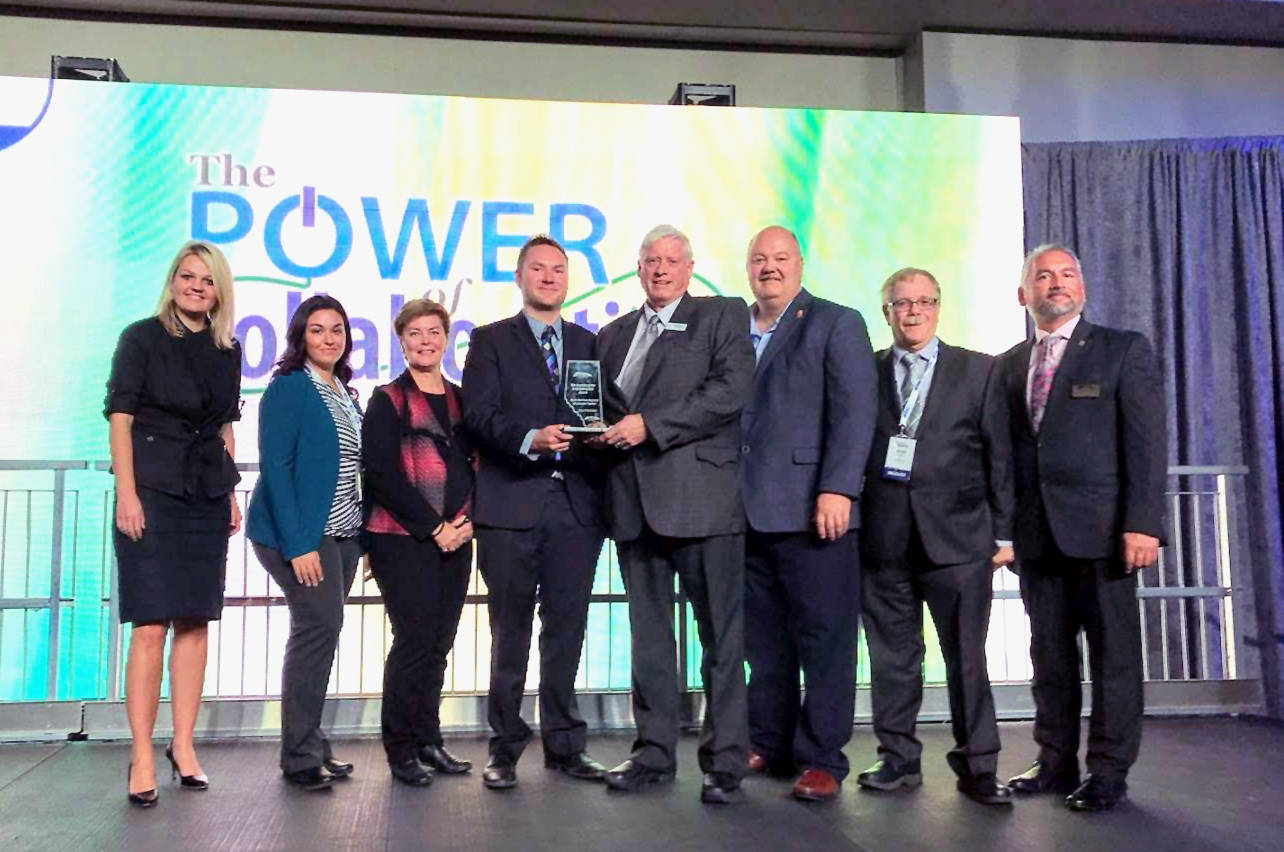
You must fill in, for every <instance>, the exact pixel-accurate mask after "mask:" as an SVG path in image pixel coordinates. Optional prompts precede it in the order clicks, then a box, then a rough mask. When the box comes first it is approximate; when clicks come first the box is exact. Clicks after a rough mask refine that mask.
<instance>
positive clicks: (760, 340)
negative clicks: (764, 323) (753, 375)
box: [749, 297, 796, 363]
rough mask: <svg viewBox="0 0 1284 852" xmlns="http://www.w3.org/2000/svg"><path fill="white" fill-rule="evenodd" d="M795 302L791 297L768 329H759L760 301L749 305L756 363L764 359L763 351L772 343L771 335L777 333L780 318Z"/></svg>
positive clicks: (750, 329) (750, 334) (751, 335)
mask: <svg viewBox="0 0 1284 852" xmlns="http://www.w3.org/2000/svg"><path fill="white" fill-rule="evenodd" d="M795 298H796V297H795ZM793 303H794V300H793V299H790V300H789V304H787V305H785V308H784V310H782V311H781V312H780V313H778V314H776V318H775V319H774V320H772V322H771V326H770V327H769V328H768V329H767V330H766V331H759V330H758V320H757V317H758V303H757V302H754V303H753V304H752V305H750V306H749V340H750V342H752V343H753V359H754V363H757V362H759V361H761V360H762V353H764V352H766V351H767V347H768V346H769V345H770V344H771V336H772V335H773V334H775V333H776V326H778V325H780V318H781V317H783V316H784V315H785V314H787V313H788V312H789V305H792V304H793Z"/></svg>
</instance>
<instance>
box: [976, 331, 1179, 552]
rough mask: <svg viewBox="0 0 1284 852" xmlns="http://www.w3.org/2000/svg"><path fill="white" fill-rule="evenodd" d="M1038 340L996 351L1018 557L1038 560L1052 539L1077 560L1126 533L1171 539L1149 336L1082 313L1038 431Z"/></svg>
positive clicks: (1159, 390) (1160, 405)
mask: <svg viewBox="0 0 1284 852" xmlns="http://www.w3.org/2000/svg"><path fill="white" fill-rule="evenodd" d="M1032 346H1033V341H1031V340H1026V341H1024V342H1023V343H1019V344H1017V345H1016V346H1014V347H1012V348H1011V349H1009V350H1008V351H1007V352H1005V353H1003V354H1002V355H1000V356H999V366H1000V369H1001V370H1002V376H1003V382H1004V387H1005V391H1006V394H1007V398H1008V408H1009V411H1010V414H1011V416H1010V421H1011V432H1012V452H1013V470H1014V474H1015V479H1016V498H1017V512H1016V524H1015V535H1014V538H1015V543H1016V555H1017V559H1018V560H1019V561H1027V560H1033V559H1038V558H1039V557H1040V556H1042V555H1044V553H1045V551H1046V550H1047V549H1048V545H1049V544H1055V545H1056V548H1057V549H1058V550H1060V552H1061V553H1063V554H1065V555H1066V556H1069V557H1072V558H1076V559H1107V558H1111V557H1115V556H1117V555H1118V554H1119V550H1120V536H1121V535H1122V534H1123V533H1124V532H1138V533H1145V534H1146V535H1152V536H1155V537H1156V538H1159V539H1160V540H1161V541H1162V540H1164V539H1165V537H1166V527H1165V521H1164V485H1165V482H1166V478H1167V463H1168V440H1167V431H1166V428H1165V424H1164V396H1163V383H1162V382H1163V380H1162V378H1161V377H1160V373H1159V364H1158V362H1157V360H1156V359H1155V355H1154V353H1153V351H1152V350H1151V348H1150V342H1149V341H1148V340H1147V339H1146V338H1145V337H1144V336H1143V335H1141V334H1138V333H1137V332H1135V331H1121V330H1119V329H1113V328H1106V327H1105V326H1100V325H1093V324H1092V323H1090V322H1088V321H1087V320H1083V319H1081V320H1080V321H1079V324H1078V326H1076V327H1075V330H1074V334H1073V335H1072V336H1071V338H1070V341H1069V342H1068V343H1067V345H1066V351H1065V354H1064V355H1063V356H1062V359H1061V364H1060V365H1059V366H1058V368H1057V374H1056V376H1055V377H1054V378H1053V381H1052V389H1051V392H1050V394H1049V396H1048V405H1047V408H1046V409H1044V413H1043V423H1042V425H1041V427H1040V430H1039V434H1038V435H1037V436H1036V435H1035V434H1034V432H1033V431H1032V428H1031V426H1030V417H1029V413H1028V409H1027V407H1026V379H1027V376H1028V374H1029V366H1030V349H1031V347H1032ZM1049 533H1050V534H1051V536H1052V542H1048V541H1046V539H1045V536H1046V535H1047V534H1049Z"/></svg>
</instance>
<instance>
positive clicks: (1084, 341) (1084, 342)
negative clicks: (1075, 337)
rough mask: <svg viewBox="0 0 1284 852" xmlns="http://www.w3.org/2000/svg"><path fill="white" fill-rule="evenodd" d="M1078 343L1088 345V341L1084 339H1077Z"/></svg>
mask: <svg viewBox="0 0 1284 852" xmlns="http://www.w3.org/2000/svg"><path fill="white" fill-rule="evenodd" d="M1079 345H1080V346H1086V345H1088V341H1086V340H1080V341H1079Z"/></svg>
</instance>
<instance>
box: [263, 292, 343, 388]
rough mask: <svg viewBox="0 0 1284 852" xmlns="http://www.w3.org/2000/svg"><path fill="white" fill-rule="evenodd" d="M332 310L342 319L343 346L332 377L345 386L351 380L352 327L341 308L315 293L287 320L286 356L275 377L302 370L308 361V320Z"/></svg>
mask: <svg viewBox="0 0 1284 852" xmlns="http://www.w3.org/2000/svg"><path fill="white" fill-rule="evenodd" d="M324 310H331V311H334V312H335V313H337V314H338V315H339V316H341V317H343V335H344V338H345V342H344V345H343V354H342V355H340V356H339V360H338V361H336V362H335V364H334V375H335V378H337V379H338V380H339V381H341V382H343V383H344V384H345V385H346V384H347V383H348V382H349V381H350V380H351V379H352V366H351V365H350V364H348V355H350V354H351V353H352V325H351V324H350V323H349V322H348V312H347V311H345V310H344V309H343V304H342V303H341V302H340V301H339V300H338V299H336V298H334V297H333V296H327V295H326V294H325V293H318V294H317V295H315V296H312V297H310V298H307V299H304V300H303V303H302V304H300V305H299V307H298V309H297V310H296V311H295V312H294V316H292V317H290V327H289V328H288V329H286V332H285V354H284V355H282V356H281V360H280V361H277V362H276V372H275V373H274V375H277V376H285V375H288V374H290V373H293V372H295V371H296V370H302V369H303V365H304V363H306V362H307V359H308V349H307V345H306V343H305V342H304V339H305V338H306V337H307V332H308V320H309V319H311V318H312V315H313V314H315V313H316V312H317V311H324Z"/></svg>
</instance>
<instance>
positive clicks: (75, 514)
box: [0, 461, 1251, 701]
mask: <svg viewBox="0 0 1284 852" xmlns="http://www.w3.org/2000/svg"><path fill="white" fill-rule="evenodd" d="M240 467H241V469H242V470H243V471H244V472H245V473H246V474H247V480H252V477H253V474H254V473H255V471H256V469H257V465H240ZM106 471H107V465H106V463H103V462H87V461H0V477H3V479H0V701H5V700H7V701H59V700H103V699H105V700H117V699H119V698H120V696H121V694H122V660H123V659H124V658H125V655H126V653H127V649H128V639H129V635H128V629H127V628H124V629H122V627H121V625H120V624H119V619H118V611H117V593H116V592H117V590H116V572H115V570H114V552H113V548H112V541H111V537H112V529H113V512H114V508H113V495H112V483H111V479H110V474H109V473H107V472H106ZM1169 474H1170V477H1171V478H1172V480H1173V481H1174V483H1175V484H1176V487H1175V488H1174V489H1173V490H1172V491H1170V492H1169V495H1168V496H1169V500H1170V501H1171V503H1170V505H1171V513H1172V518H1171V521H1172V527H1173V535H1172V538H1171V540H1170V542H1169V545H1168V546H1167V547H1165V548H1164V549H1163V550H1162V551H1161V558H1160V562H1159V564H1158V565H1157V566H1153V567H1151V568H1149V569H1147V570H1146V571H1145V572H1143V575H1142V577H1141V581H1140V584H1139V588H1138V607H1139V608H1140V611H1141V618H1142V626H1143V643H1144V664H1145V675H1146V678H1147V679H1148V680H1152V681H1196V680H1233V679H1235V678H1237V677H1238V676H1239V672H1238V661H1239V659H1240V655H1239V654H1238V653H1237V650H1236V646H1237V642H1238V641H1239V640H1238V637H1237V636H1236V634H1235V630H1234V624H1235V611H1234V605H1235V593H1236V591H1237V588H1238V586H1237V584H1236V582H1235V579H1236V577H1237V576H1240V575H1241V572H1240V571H1239V570H1238V569H1237V563H1236V561H1235V558H1234V556H1233V554H1235V553H1236V549H1235V546H1234V545H1235V541H1234V537H1235V533H1234V531H1235V529H1236V527H1235V524H1234V522H1233V521H1234V518H1233V515H1232V511H1233V507H1234V506H1235V504H1236V499H1235V497H1234V496H1233V495H1232V493H1231V491H1232V488H1233V487H1234V486H1235V483H1237V482H1239V481H1240V480H1242V478H1243V477H1244V476H1245V475H1246V474H1247V469H1246V468H1244V467H1236V466H1216V467H1189V466H1182V467H1174V468H1171V469H1170V470H1169ZM50 476H52V483H50ZM251 484H252V483H251V482H245V483H243V485H244V486H246V487H247V488H248V487H249V485H251ZM239 496H240V499H241V500H242V505H243V506H244V501H245V499H246V497H247V496H248V490H242V491H241V492H240V494H239ZM485 602H486V590H485V584H484V582H483V581H482V579H481V577H480V575H479V574H478V573H477V572H476V570H474V573H473V576H472V578H471V580H470V586H469V594H468V597H467V599H466V602H465V608H464V613H463V616H462V618H461V619H460V627H459V632H458V634H457V637H456V642H455V646H454V649H453V650H452V652H451V657H450V661H449V666H448V669H447V676H446V690H445V691H446V692H447V693H448V694H455V695H476V694H482V693H484V692H485V691H486V690H487V687H488V674H489V658H490V630H489V623H488V620H487V612H486V607H485ZM677 602H678V607H677V610H676V611H677V613H678V616H677V626H678V631H679V648H680V649H681V663H682V665H683V668H684V670H685V681H686V683H687V684H688V686H689V687H690V688H692V689H698V688H699V685H700V684H699V653H700V649H699V642H698V639H697V638H696V632H695V631H694V630H693V629H689V625H690V615H689V613H687V612H686V607H685V605H684V603H683V602H682V601H681V599H680V598H678V599H677ZM1241 605H1244V606H1251V601H1241ZM627 606H628V604H627V600H626V598H625V595H624V590H623V584H622V582H621V580H620V577H619V572H618V571H617V570H616V564H615V552H614V548H613V547H612V546H611V544H610V543H609V542H608V543H607V546H606V547H605V548H604V549H603V553H602V557H601V559H600V561H599V564H598V568H597V574H596V577H595V580H594V586H593V594H592V598H591V601H590V609H589V629H588V631H587V636H586V640H585V645H584V648H583V655H582V659H581V665H580V671H579V674H578V680H577V686H578V687H579V688H580V689H581V690H584V691H588V692H626V691H627V690H628V689H629V683H630V672H629V629H628V610H627ZM288 623H289V618H288V612H287V610H286V607H285V600H284V598H283V597H282V595H281V593H280V590H279V589H278V588H277V587H276V586H275V584H274V583H273V582H272V580H271V578H270V577H269V576H268V574H267V572H266V571H264V570H262V569H261V567H259V566H258V564H257V561H256V560H255V558H254V555H253V550H252V549H251V548H250V547H249V545H248V542H247V541H246V540H245V538H244V536H243V535H242V534H240V533H238V534H237V535H236V536H233V538H232V539H231V541H230V543H229V555H228V572H227V579H226V594H225V607H224V611H223V617H222V620H221V621H219V622H214V623H212V624H211V632H210V654H209V663H208V668H207V672H206V680H205V689H206V694H207V697H209V698H272V697H275V696H276V695H277V694H278V691H279V686H280V667H281V660H282V656H283V653H284V646H285V638H286V633H287V631H288ZM925 624H927V625H928V627H927V628H926V629H927V631H928V633H929V636H928V643H927V647H928V656H927V660H926V662H925V674H926V679H927V681H928V683H929V684H932V683H943V682H944V664H943V662H942V661H941V659H940V654H939V650H938V649H937V646H936V643H935V638H934V631H933V628H932V627H931V626H930V625H931V622H930V619H925ZM390 641H391V634H390V632H389V629H388V626H387V621H386V619H385V617H384V613H383V604H382V601H381V599H380V598H379V595H378V589H377V587H376V586H375V585H374V582H373V581H372V580H364V579H363V578H362V577H361V576H360V575H359V576H358V578H357V580H356V582H355V583H354V586H353V589H352V594H351V596H350V597H349V600H348V604H347V608H346V610H345V624H344V628H343V632H342V635H341V637H340V643H339V651H338V653H337V655H336V661H335V666H334V669H333V672H332V678H331V684H330V690H331V693H332V694H333V695H336V696H369V695H378V694H379V692H380V691H381V686H382V668H383V660H384V657H385V655H386V652H387V647H388V644H389V643H390ZM1028 647H1029V624H1028V621H1027V620H1026V616H1025V613H1024V609H1023V607H1022V604H1021V601H1020V593H1019V590H1018V584H1017V578H1016V577H1015V576H1014V575H1013V574H1011V573H1010V572H1008V571H999V572H996V574H995V588H994V609H993V615H992V617H991V626H990V635H989V640H988V644H987V652H988V658H989V666H990V674H991V680H992V681H994V682H995V683H996V684H1021V683H1024V682H1026V681H1027V680H1028V679H1029V677H1030V674H1031V669H1030V661H1029V654H1028ZM859 655H860V659H859V661H858V680H859V682H860V683H861V684H862V685H865V684H867V683H868V670H869V669H868V661H867V659H866V656H865V653H864V647H863V640H862V643H861V647H860V651H859ZM1084 670H1085V671H1087V667H1086V665H1085V669H1084ZM37 673H38V674H37ZM537 680H538V648H537V647H535V646H533V647H532V652H531V662H530V669H529V678H528V682H529V685H531V686H532V687H533V686H534V685H535V684H536V683H537Z"/></svg>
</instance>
